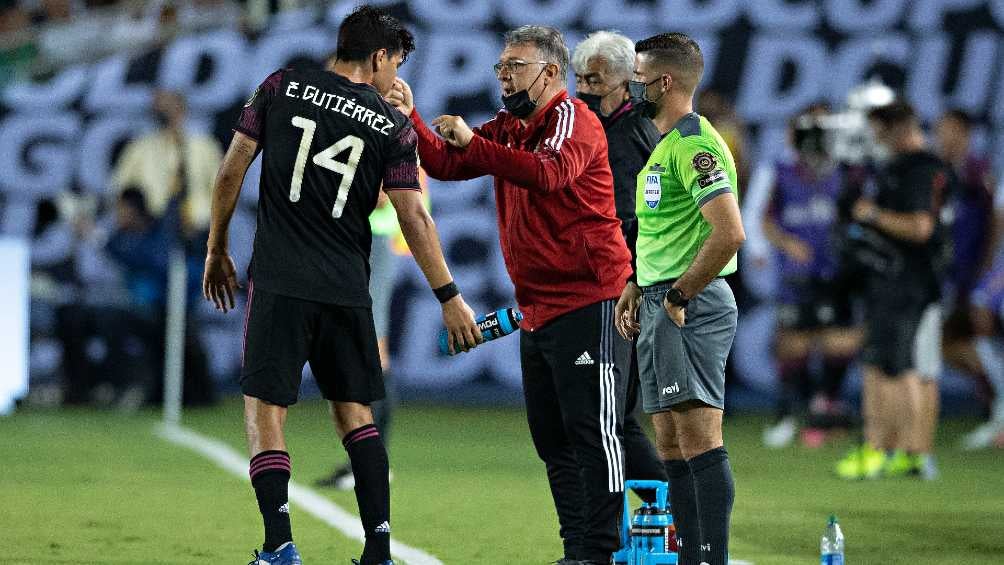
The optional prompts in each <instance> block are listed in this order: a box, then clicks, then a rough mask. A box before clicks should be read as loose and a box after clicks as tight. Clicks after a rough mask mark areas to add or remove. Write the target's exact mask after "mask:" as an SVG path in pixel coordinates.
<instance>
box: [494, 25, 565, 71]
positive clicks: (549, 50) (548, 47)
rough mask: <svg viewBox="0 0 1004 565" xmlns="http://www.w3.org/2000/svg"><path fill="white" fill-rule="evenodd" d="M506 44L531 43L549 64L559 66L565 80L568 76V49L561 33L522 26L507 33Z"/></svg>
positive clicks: (542, 28) (549, 29)
mask: <svg viewBox="0 0 1004 565" xmlns="http://www.w3.org/2000/svg"><path fill="white" fill-rule="evenodd" d="M504 39H505V44H506V46H507V47H508V46H509V45H517V44H521V43H530V44H532V45H533V46H534V47H536V48H537V50H538V51H540V54H541V57H542V58H543V59H544V60H545V61H547V62H548V63H553V64H555V65H558V75H560V77H561V80H565V79H566V77H567V75H568V47H566V46H565V39H564V38H563V37H562V36H561V32H560V31H558V30H557V29H555V28H553V27H548V26H530V25H526V26H520V27H518V28H516V29H513V30H510V31H507V32H506V33H505V36H504Z"/></svg>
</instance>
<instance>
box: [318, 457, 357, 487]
mask: <svg viewBox="0 0 1004 565" xmlns="http://www.w3.org/2000/svg"><path fill="white" fill-rule="evenodd" d="M314 484H315V485H317V486H319V487H334V488H336V489H338V490H352V489H354V488H355V487H356V477H355V475H353V474H352V466H351V465H349V464H348V463H346V464H345V465H342V466H341V467H339V468H337V469H335V472H334V473H332V474H330V475H328V476H327V477H324V478H321V479H317V481H315V482H314Z"/></svg>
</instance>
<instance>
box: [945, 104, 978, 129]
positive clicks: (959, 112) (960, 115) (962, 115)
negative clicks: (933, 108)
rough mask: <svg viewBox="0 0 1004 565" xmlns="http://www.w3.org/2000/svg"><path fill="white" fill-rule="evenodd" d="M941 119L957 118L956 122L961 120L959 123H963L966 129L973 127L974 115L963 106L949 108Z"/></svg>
mask: <svg viewBox="0 0 1004 565" xmlns="http://www.w3.org/2000/svg"><path fill="white" fill-rule="evenodd" d="M941 119H943V120H944V119H948V120H955V121H956V122H959V125H961V126H962V128H963V129H965V130H966V131H969V130H970V129H972V128H973V117H972V116H970V115H969V112H966V111H965V110H963V109H962V108H952V109H950V110H948V111H947V112H945V114H944V115H943V116H941Z"/></svg>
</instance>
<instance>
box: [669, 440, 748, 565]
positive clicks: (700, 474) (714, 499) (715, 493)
mask: <svg viewBox="0 0 1004 565" xmlns="http://www.w3.org/2000/svg"><path fill="white" fill-rule="evenodd" d="M688 464H689V465H690V471H691V473H692V474H693V477H694V489H695V490H696V491H697V500H698V504H699V505H700V516H701V559H703V560H704V561H706V562H707V563H708V564H709V565H728V559H729V558H728V555H729V519H730V518H731V516H732V502H733V501H734V500H735V486H734V484H733V482H732V467H731V466H730V465H729V453H728V452H727V451H725V447H718V448H715V449H712V450H711V451H705V452H704V453H702V454H700V455H698V456H697V457H694V458H692V459H690V460H689V461H688ZM670 480H672V479H670Z"/></svg>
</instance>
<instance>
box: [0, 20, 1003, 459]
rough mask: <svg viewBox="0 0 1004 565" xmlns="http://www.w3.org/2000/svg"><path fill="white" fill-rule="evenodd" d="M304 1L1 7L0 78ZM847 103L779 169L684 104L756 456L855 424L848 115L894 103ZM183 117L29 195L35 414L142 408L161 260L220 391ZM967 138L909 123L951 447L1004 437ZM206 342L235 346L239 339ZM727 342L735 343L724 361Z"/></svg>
mask: <svg viewBox="0 0 1004 565" xmlns="http://www.w3.org/2000/svg"><path fill="white" fill-rule="evenodd" d="M310 4H317V3H315V2H303V1H301V2H297V1H295V0H288V1H282V0H246V1H243V2H234V1H229V0H187V1H170V0H162V1H149V2H144V1H131V0H0V86H2V85H5V84H16V83H18V82H19V81H25V80H28V79H36V78H38V77H45V76H51V75H52V74H53V73H54V72H56V71H57V70H59V69H61V68H65V67H67V66H71V65H74V64H77V63H82V62H88V61H94V60H97V59H100V58H101V57H105V56H107V55H110V54H122V53H141V52H143V51H144V50H146V49H149V48H151V47H152V46H156V45H158V44H160V43H163V42H165V41H167V40H170V39H171V38H174V37H177V36H180V35H184V34H188V33H194V32H198V31H199V30H203V29H209V28H212V29H215V28H219V27H232V28H234V29H235V30H238V31H239V32H240V33H242V34H246V35H253V34H255V33H257V32H258V31H259V30H262V29H264V28H266V27H267V26H269V25H274V19H275V18H282V17H288V14H296V13H298V11H297V10H299V9H300V8H302V7H303V6H305V5H310ZM542 23H547V22H542ZM570 47H572V48H574V43H572V44H570ZM419 49H420V50H421V49H422V47H421V46H419ZM856 94H857V96H858V97H859V99H858V100H854V99H853V97H852V99H851V100H849V102H848V104H847V105H846V107H831V106H830V105H829V104H826V103H820V104H817V105H812V106H809V107H806V108H804V109H803V110H801V111H799V112H797V113H794V114H793V115H791V116H790V120H789V129H788V141H789V143H788V147H787V148H786V150H785V151H782V152H779V153H781V154H782V155H784V156H783V158H780V159H775V158H774V157H771V158H769V159H763V158H760V157H759V156H757V155H755V154H754V151H753V150H752V148H751V147H749V146H748V144H747V141H746V139H747V136H748V131H747V127H746V125H745V124H744V121H743V116H742V115H740V114H739V113H738V112H737V110H736V108H735V107H734V105H733V102H732V101H731V100H730V97H729V96H728V95H726V94H722V93H719V92H715V91H712V90H706V91H704V92H702V93H701V94H700V95H699V96H698V111H699V112H700V113H702V114H703V115H705V116H706V117H707V118H708V119H709V120H710V121H711V123H712V124H714V125H715V127H716V128H717V129H718V131H720V132H721V133H722V135H723V137H725V139H726V141H727V142H728V143H729V144H730V146H731V148H732V150H733V153H734V154H735V156H736V160H737V164H738V166H739V175H740V183H741V186H740V193H741V195H742V206H743V212H744V222H745V223H746V225H747V230H748V234H749V240H748V243H747V245H746V247H745V248H744V249H743V250H742V251H741V252H740V254H741V260H742V267H741V269H740V275H739V278H738V279H737V280H736V281H733V282H734V284H736V285H737V295H740V296H741V297H742V302H741V303H740V316H741V317H740V327H741V326H742V325H743V323H744V320H743V313H744V312H747V311H750V310H751V309H753V308H754V307H757V306H763V305H766V306H768V307H770V309H771V311H772V313H773V317H772V318H771V320H773V324H774V325H775V326H776V331H775V332H774V337H773V339H772V341H771V343H770V344H769V346H768V347H769V349H770V350H771V352H772V356H773V359H774V361H775V363H776V367H775V372H776V374H777V375H779V379H780V382H779V386H778V389H777V390H778V393H777V395H776V419H774V420H773V421H771V422H769V423H767V425H766V426H765V432H764V442H765V444H767V445H768V446H772V447H779V446H783V445H787V444H789V443H792V442H794V441H802V442H804V443H805V444H807V445H818V444H820V443H821V442H823V441H825V439H826V437H828V434H831V433H833V432H834V430H846V429H849V428H851V427H853V426H855V425H856V422H857V419H856V416H855V414H856V413H857V410H856V408H855V406H856V405H857V403H858V401H857V399H856V398H854V396H853V395H851V394H850V393H849V391H848V387H846V386H845V381H846V377H847V375H849V374H852V373H854V372H855V370H856V369H855V366H856V363H857V360H858V358H859V354H860V349H861V327H862V325H863V324H864V322H865V321H866V320H867V318H868V316H869V314H870V311H871V310H870V307H869V304H867V303H865V301H862V300H861V299H860V298H861V296H860V294H861V293H860V288H856V287H855V280H848V279H847V277H846V276H844V275H845V274H846V272H847V270H846V262H847V261H850V260H852V259H848V258H849V257H853V256H854V255H855V253H857V251H855V249H856V248H855V245H858V244H859V243H860V242H857V243H856V242H855V239H856V238H858V239H860V237H859V236H860V227H861V226H860V223H859V222H857V221H856V220H855V217H854V213H853V207H854V203H855V202H856V201H857V200H858V199H860V198H862V197H868V196H869V195H871V196H874V190H875V188H874V184H875V181H874V176H875V175H876V174H877V171H879V170H881V167H882V166H883V165H882V162H881V157H882V156H880V155H876V154H875V153H874V151H873V150H872V149H873V148H874V145H875V144H874V139H872V138H870V137H868V136H869V131H868V126H867V121H866V120H865V119H864V116H865V115H866V114H867V111H868V109H869V107H871V106H875V105H878V103H879V102H881V101H882V100H883V98H884V97H888V98H889V99H888V100H886V101H891V98H892V96H893V94H892V91H890V90H888V89H885V88H884V87H882V86H881V85H880V84H878V83H870V84H866V85H864V86H862V87H861V88H860V89H858V90H857V91H856ZM862 97H863V98H862ZM869 97H870V98H869ZM875 97H878V98H875ZM419 103H420V104H421V100H419ZM187 113H188V101H187V100H186V98H185V95H184V93H181V92H172V91H168V90H160V91H158V92H157V93H156V94H155V96H154V97H153V103H152V105H151V107H150V108H149V117H151V118H153V120H154V121H155V122H156V124H157V125H156V127H155V128H153V129H152V130H150V131H148V132H146V133H143V134H142V135H138V136H136V137H134V138H132V139H130V140H129V141H128V142H127V143H125V144H123V145H122V146H121V147H120V148H118V150H117V155H116V157H115V160H114V165H113V170H112V171H111V173H110V175H109V178H110V186H109V187H108V190H107V191H106V193H105V195H104V196H102V197H94V195H92V194H84V195H82V194H75V193H74V192H73V191H68V192H66V193H65V194H56V195H53V196H51V197H46V198H43V199H41V200H39V201H38V202H37V206H36V208H35V217H34V219H33V220H32V221H30V222H29V223H30V224H31V234H30V235H31V240H32V243H31V265H32V310H31V317H32V321H31V323H32V336H33V343H35V344H37V345H38V351H33V354H32V361H33V366H32V377H33V379H35V383H34V384H33V386H34V385H36V384H37V385H39V386H34V388H35V390H36V392H35V393H34V394H35V399H37V400H39V401H40V402H49V403H60V402H62V403H66V404H74V403H97V404H100V405H106V406H118V407H120V408H122V409H126V410H130V409H135V408H137V407H139V406H141V405H143V404H144V403H151V402H152V403H155V402H158V399H159V395H160V391H161V383H160V379H161V375H162V373H163V369H162V365H163V359H164V311H165V304H166V300H167V298H166V297H167V279H168V275H167V274H168V270H169V257H170V256H171V254H172V252H176V253H177V255H176V256H179V257H185V258H186V262H187V265H188V310H189V312H190V315H189V323H188V324H187V329H188V331H187V332H186V340H185V395H186V402H187V403H190V404H199V403H211V402H214V401H215V399H216V398H217V396H218V390H220V389H222V390H233V387H232V381H233V380H234V378H233V376H234V375H235V374H236V373H235V372H233V371H229V372H230V373H231V374H219V373H220V372H221V371H220V370H218V368H214V367H218V366H219V365H218V364H216V365H214V363H213V362H212V359H211V357H212V356H208V355H207V347H208V348H209V349H212V347H209V346H207V342H206V340H205V339H204V328H205V325H204V324H203V322H204V321H205V320H206V319H207V318H208V317H209V316H211V315H212V314H211V312H210V311H209V309H208V308H205V305H204V304H203V303H202V298H201V294H200V291H199V282H200V277H201V272H202V261H203V258H204V249H205V236H206V229H207V225H208V214H209V202H210V195H211V191H212V185H213V180H214V177H215V174H216V171H217V168H218V166H219V163H220V159H221V158H222V151H223V143H225V142H227V141H228V139H221V137H220V136H219V135H213V134H211V133H202V132H197V131H190V130H189V129H188V128H187V126H186V123H187V121H186V117H187ZM855 120H857V121H855ZM973 128H974V118H973V117H971V116H970V115H969V114H968V113H967V112H966V111H964V110H961V109H950V110H948V111H946V112H945V113H944V114H943V115H942V116H941V117H940V118H939V119H937V120H936V121H934V122H931V123H926V124H925V137H926V144H927V147H928V148H929V150H930V151H932V152H934V153H936V154H937V155H938V156H939V157H940V158H941V159H942V160H943V161H945V162H946V163H947V164H948V165H949V166H950V168H951V170H952V172H953V175H952V179H951V181H950V183H949V184H950V187H951V189H950V190H949V191H947V192H946V201H945V202H944V204H943V205H942V206H941V207H940V208H939V210H938V219H939V225H941V226H942V228H943V230H944V233H945V234H946V242H947V243H948V246H947V249H948V253H949V255H948V256H946V259H945V260H946V263H945V268H944V270H943V272H942V273H941V276H940V278H939V281H938V285H939V287H940V288H939V291H940V292H939V298H938V299H937V302H938V304H940V306H941V314H940V317H941V321H940V322H939V325H940V326H941V328H942V330H943V332H942V337H941V339H940V344H939V343H933V344H929V346H928V349H930V348H935V349H938V350H940V351H941V352H942V353H943V355H942V357H943V359H944V361H945V363H946V366H947V368H946V370H947V371H953V372H954V373H957V374H959V375H965V376H967V377H968V378H970V379H971V381H972V382H973V383H974V385H973V386H972V387H971V388H970V390H971V391H972V394H971V395H970V398H968V399H967V401H966V404H965V409H966V410H968V411H969V412H970V413H977V414H979V415H980V416H981V417H983V418H985V419H987V420H988V421H989V422H990V423H989V424H987V425H985V426H982V427H981V428H980V429H978V430H976V431H975V432H974V433H973V434H970V435H969V436H967V438H966V440H965V442H966V443H965V445H966V446H967V447H973V448H975V447H985V446H988V445H992V444H993V443H994V442H1000V441H1002V440H1004V403H1002V402H1001V401H1000V398H999V395H1000V394H1001V393H1002V392H1004V382H1002V381H1004V375H1002V374H1001V373H1002V371H1004V356H1002V352H1001V346H1002V333H1001V320H1002V316H1004V312H1002V310H1001V307H1002V302H1001V295H1002V293H1004V237H1002V234H1004V189H1001V188H998V186H997V182H998V178H999V176H998V175H997V174H996V170H995V168H994V165H993V163H992V162H991V159H990V158H989V157H988V156H987V155H984V154H981V153H980V152H979V150H978V149H977V144H975V143H973V138H972V134H973ZM855 136H858V137H857V138H855ZM252 182H253V179H252ZM869 191H871V192H869ZM8 213H9V211H8ZM251 213H252V215H251V218H253V210H252V211H251ZM433 213H434V215H435V214H436V210H435V209H434V210H433ZM246 244H247V242H243V243H242V245H246ZM245 267H246V264H244V265H240V266H239V269H243V268H245ZM767 271H769V272H767ZM751 276H756V277H757V278H760V279H769V280H774V281H776V282H775V287H776V289H775V290H774V291H771V292H764V291H763V289H762V288H761V287H760V286H759V285H756V284H754V285H747V288H745V289H744V288H743V280H742V279H743V278H747V279H748V278H750V277H751ZM852 279H853V277H852ZM857 282H860V281H857ZM924 300H928V299H926V298H925V299H924ZM228 339H229V338H228ZM765 339H768V338H767V335H762V336H761V340H765ZM222 343H229V346H228V347H230V348H236V347H238V345H237V344H238V343H239V342H234V341H233V340H232V339H231V340H230V341H227V342H222ZM741 349H742V343H738V344H737V352H736V355H742V354H743V352H742V351H741ZM474 355H478V353H474ZM737 367H738V365H737V364H732V371H731V374H730V379H731V380H732V382H731V383H730V387H733V388H736V389H740V390H741V389H742V387H743V380H744V375H743V374H742V371H741V370H738V368H737ZM225 369H226V368H225ZM230 369H232V367H230ZM222 372H223V373H227V372H228V371H227V370H224V371H222ZM46 385H47V386H46ZM995 400H997V402H996V404H995V403H994V401H995ZM772 401H773V400H772ZM761 405H762V403H761Z"/></svg>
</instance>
